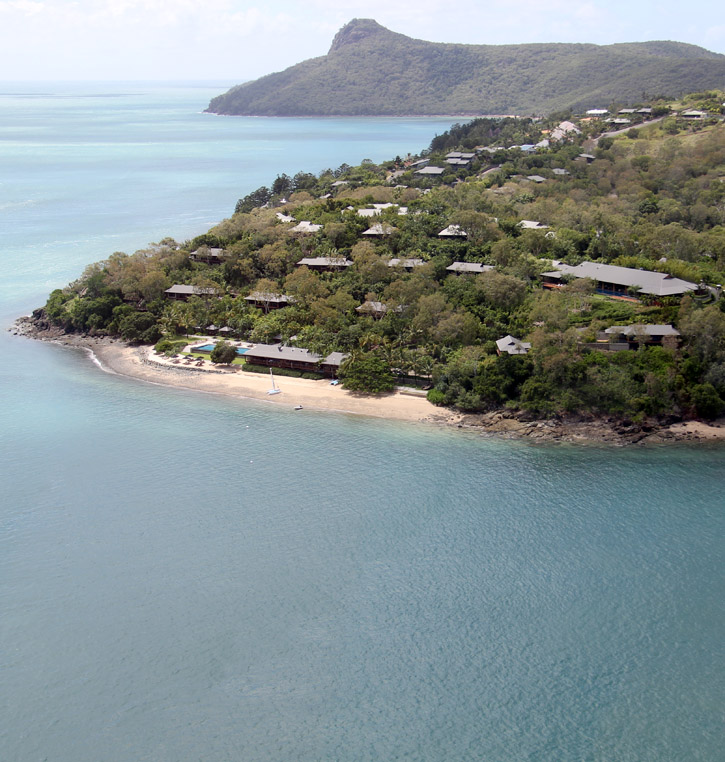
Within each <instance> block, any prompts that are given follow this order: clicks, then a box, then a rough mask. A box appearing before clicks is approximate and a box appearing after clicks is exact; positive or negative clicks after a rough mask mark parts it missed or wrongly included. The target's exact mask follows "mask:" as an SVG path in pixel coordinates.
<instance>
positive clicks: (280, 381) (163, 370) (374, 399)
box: [86, 343, 461, 424]
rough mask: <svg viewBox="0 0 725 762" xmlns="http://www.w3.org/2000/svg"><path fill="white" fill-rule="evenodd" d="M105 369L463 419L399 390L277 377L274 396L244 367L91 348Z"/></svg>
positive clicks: (338, 407) (138, 350)
mask: <svg viewBox="0 0 725 762" xmlns="http://www.w3.org/2000/svg"><path fill="white" fill-rule="evenodd" d="M86 346H87V347H88V348H89V349H90V350H91V351H92V352H93V354H94V355H95V356H96V358H97V359H98V362H99V363H100V364H101V366H102V367H103V368H104V369H105V370H108V371H111V372H113V373H118V374H119V375H122V376H129V377H132V378H136V379H141V380H143V381H149V382H152V383H157V384H163V385H165V386H175V387H179V388H183V389H192V390H194V391H201V392H212V393H215V394H224V395H226V396H229V397H237V398H248V399H257V400H264V401H265V402H269V403H271V404H274V405H284V406H286V407H292V408H294V407H296V406H298V405H302V407H303V409H309V410H329V411H336V412H344V413H354V414H358V415H368V416H375V417H378V418H389V419H392V420H400V421H418V422H426V423H445V424H454V423H457V422H458V421H459V420H460V419H461V415H460V414H457V413H454V412H453V411H449V410H445V409H443V408H438V407H436V406H435V405H432V404H431V403H430V402H428V400H427V399H426V398H425V394H421V393H417V394H416V393H410V394H409V393H405V392H401V391H396V392H393V393H391V394H383V395H362V394H355V393H353V392H349V391H346V390H345V389H343V388H342V386H341V385H338V386H332V385H331V384H330V382H329V381H328V380H325V379H322V380H319V381H312V380H309V379H304V378H291V377H288V376H276V377H275V381H276V384H277V386H278V387H279V389H280V390H281V392H280V394H275V395H268V394H267V390H268V389H269V388H270V379H269V375H267V374H264V373H249V372H245V371H243V370H242V369H241V366H238V365H233V366H230V367H229V368H224V367H223V366H222V367H220V366H214V367H212V365H211V363H210V362H209V361H205V363H204V367H202V368H197V367H196V366H195V365H185V364H184V363H183V362H182V363H178V364H174V363H173V361H172V360H171V359H169V358H167V357H163V356H160V355H157V354H156V353H155V352H154V351H153V349H152V348H150V347H128V346H124V345H123V344H121V343H98V344H96V345H90V346H89V345H86Z"/></svg>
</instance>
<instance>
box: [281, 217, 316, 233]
mask: <svg viewBox="0 0 725 762" xmlns="http://www.w3.org/2000/svg"><path fill="white" fill-rule="evenodd" d="M320 230H322V225H317V224H315V223H314V222H310V221H309V220H302V222H299V223H297V225H295V226H294V227H293V228H290V230H289V232H290V233H317V232H319V231H320Z"/></svg>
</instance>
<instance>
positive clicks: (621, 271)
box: [542, 261, 697, 297]
mask: <svg viewBox="0 0 725 762" xmlns="http://www.w3.org/2000/svg"><path fill="white" fill-rule="evenodd" d="M553 264H554V267H555V268H556V269H555V270H552V271H551V272H548V273H543V275H542V278H543V279H544V287H545V288H557V287H559V286H561V285H563V283H564V280H563V279H564V278H565V277H566V276H569V277H571V278H591V280H593V281H594V282H595V283H596V290H597V292H598V293H600V294H605V295H607V296H618V297H626V296H629V297H634V296H636V295H637V294H647V295H649V296H682V295H683V294H686V293H687V292H688V291H696V290H697V284H695V283H690V282H689V281H686V280H681V279H680V278H675V277H673V276H672V275H668V274H667V273H658V272H653V271H651V270H635V269H634V268H632V267H618V266H617V265H603V264H600V263H598V262H582V263H581V264H580V265H576V266H572V265H566V264H564V263H563V262H556V261H554V263H553ZM633 292H634V293H633Z"/></svg>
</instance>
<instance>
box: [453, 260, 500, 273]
mask: <svg viewBox="0 0 725 762" xmlns="http://www.w3.org/2000/svg"><path fill="white" fill-rule="evenodd" d="M446 270H448V272H450V273H487V272H488V271H489V270H493V265H482V264H481V263H480V262H454V263H453V264H452V265H448V267H446Z"/></svg>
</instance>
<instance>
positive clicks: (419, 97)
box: [208, 19, 725, 116]
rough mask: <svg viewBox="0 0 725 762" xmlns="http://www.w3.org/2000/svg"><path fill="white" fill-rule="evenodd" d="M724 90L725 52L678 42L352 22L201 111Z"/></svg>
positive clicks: (266, 111)
mask: <svg viewBox="0 0 725 762" xmlns="http://www.w3.org/2000/svg"><path fill="white" fill-rule="evenodd" d="M723 86H725V56H722V55H718V54H716V53H712V52H709V51H707V50H705V49H703V48H699V47H697V46H694V45H687V44H684V43H679V42H643V43H624V44H616V45H605V46H600V45H584V44H579V45H577V44H528V45H459V44H446V43H433V42H425V41H423V40H415V39H412V38H410V37H406V36H405V35H402V34H397V33H395V32H391V31H389V30H388V29H385V28H384V27H382V26H380V25H379V24H378V23H376V22H375V21H373V20H370V19H355V20H353V21H351V22H350V23H349V24H347V25H346V26H345V27H343V28H342V29H341V30H340V31H339V32H338V34H337V36H336V37H335V39H334V41H333V43H332V46H331V48H330V51H329V52H328V54H327V55H326V56H321V57H319V58H313V59H310V60H307V61H304V62H302V63H300V64H297V65H296V66H292V67H290V68H289V69H286V70H285V71H282V72H278V73H275V74H270V75H268V76H266V77H262V78H261V79H258V80H255V81H253V82H248V83H245V84H243V85H238V86H236V87H233V88H232V89H231V90H229V91H228V92H227V93H225V94H224V95H220V96H218V97H216V98H214V99H213V100H212V101H211V103H210V104H209V108H208V111H210V112H212V113H217V114H238V115H254V116H262V115H265V116H329V115H351V116H354V115H400V114H414V115H425V114H534V113H536V114H543V113H550V112H552V111H555V110H557V109H562V108H568V107H574V108H591V107H595V106H606V105H607V104H609V103H610V102H612V101H617V102H622V103H634V102H639V101H640V100H641V99H642V98H643V97H644V96H645V94H646V96H648V97H653V96H658V95H666V96H669V97H675V96H679V95H680V94H682V93H684V92H690V91H693V90H703V89H708V88H713V87H723Z"/></svg>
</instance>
